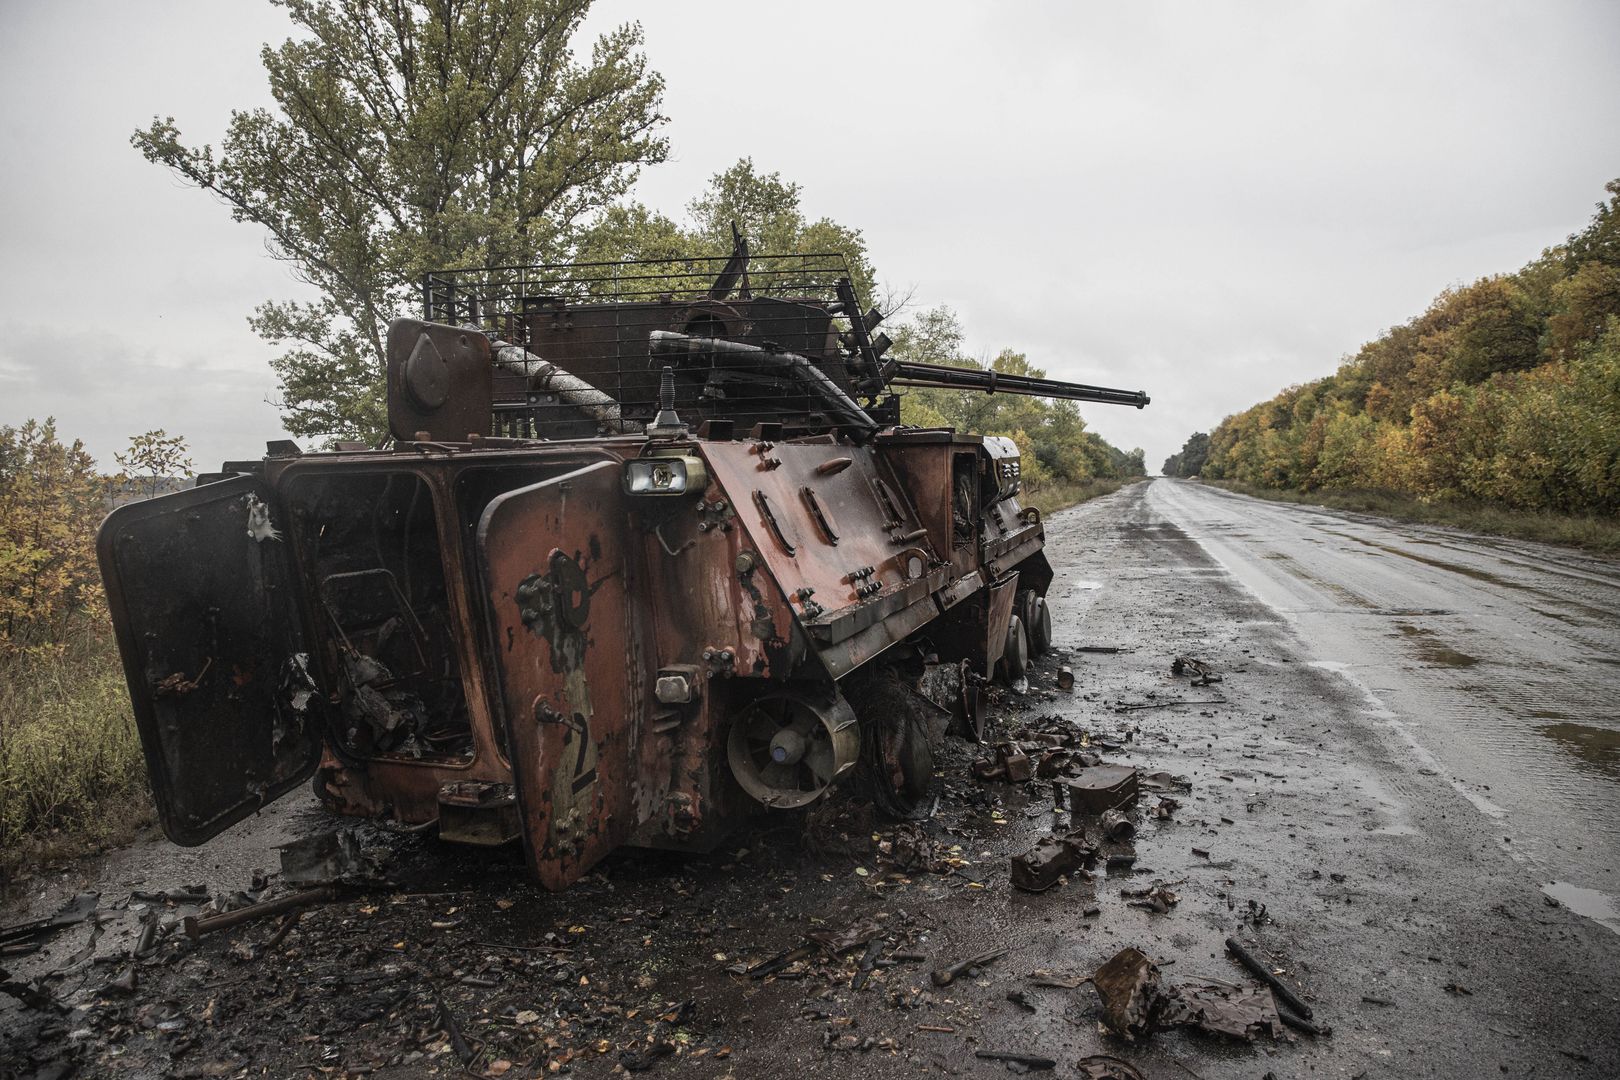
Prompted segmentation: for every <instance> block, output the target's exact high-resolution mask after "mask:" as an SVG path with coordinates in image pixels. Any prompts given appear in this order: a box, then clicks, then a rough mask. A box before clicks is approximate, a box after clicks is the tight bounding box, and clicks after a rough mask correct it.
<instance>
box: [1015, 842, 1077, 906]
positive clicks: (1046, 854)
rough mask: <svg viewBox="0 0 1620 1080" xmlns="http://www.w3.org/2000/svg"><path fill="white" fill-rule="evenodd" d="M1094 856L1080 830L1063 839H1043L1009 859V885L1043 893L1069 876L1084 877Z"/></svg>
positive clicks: (1026, 890)
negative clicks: (1078, 875)
mask: <svg viewBox="0 0 1620 1080" xmlns="http://www.w3.org/2000/svg"><path fill="white" fill-rule="evenodd" d="M1096 857H1097V849H1096V848H1095V847H1094V846H1092V845H1090V844H1088V843H1086V838H1085V832H1084V830H1080V831H1077V832H1071V833H1069V834H1067V835H1065V836H1046V837H1042V838H1041V839H1040V840H1039V841H1037V842H1036V844H1035V846H1034V847H1032V848H1030V849H1029V850H1028V851H1026V852H1024V853H1023V854H1022V855H1018V856H1015V857H1014V858H1013V860H1012V883H1013V884H1014V885H1015V886H1017V887H1018V888H1020V889H1022V890H1024V891H1025V892H1045V891H1046V890H1047V889H1050V888H1051V887H1052V886H1053V885H1056V884H1057V883H1058V880H1059V879H1061V878H1063V877H1065V876H1067V875H1071V874H1084V873H1085V872H1086V866H1087V864H1089V863H1090V862H1091V861H1092V860H1094V859H1095V858H1096Z"/></svg>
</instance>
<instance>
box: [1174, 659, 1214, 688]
mask: <svg viewBox="0 0 1620 1080" xmlns="http://www.w3.org/2000/svg"><path fill="white" fill-rule="evenodd" d="M1170 674H1172V675H1190V676H1192V683H1191V685H1193V686H1209V685H1211V684H1212V683H1218V682H1220V681H1221V676H1220V673H1219V672H1217V671H1216V670H1215V669H1214V668H1213V667H1211V666H1210V665H1209V664H1207V663H1205V662H1204V661H1202V660H1195V659H1193V658H1192V657H1190V656H1178V657H1176V658H1175V660H1173V661H1171V663H1170Z"/></svg>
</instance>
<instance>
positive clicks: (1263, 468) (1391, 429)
mask: <svg viewBox="0 0 1620 1080" xmlns="http://www.w3.org/2000/svg"><path fill="white" fill-rule="evenodd" d="M1605 190H1606V191H1607V192H1608V195H1609V197H1608V199H1607V201H1605V202H1602V203H1599V204H1598V206H1597V212H1596V213H1595V214H1594V215H1593V217H1592V220H1591V222H1590V223H1589V224H1588V225H1587V227H1586V228H1585V229H1583V230H1581V231H1580V232H1577V233H1574V234H1573V235H1571V236H1570V237H1568V239H1567V240H1566V241H1565V242H1564V243H1563V244H1560V245H1558V246H1556V247H1552V248H1549V249H1547V250H1546V251H1544V252H1543V253H1542V254H1541V256H1540V257H1539V258H1537V259H1535V260H1533V261H1532V262H1530V263H1529V264H1528V265H1526V266H1525V267H1523V268H1522V269H1520V270H1518V271H1516V272H1514V273H1511V274H1500V275H1495V276H1491V277H1485V278H1481V279H1479V280H1478V281H1475V282H1473V283H1472V284H1470V285H1465V286H1461V287H1456V288H1449V289H1446V290H1445V291H1443V292H1442V293H1440V295H1439V296H1438V297H1436V298H1435V300H1434V302H1433V303H1432V304H1430V305H1429V308H1428V310H1427V311H1425V312H1423V313H1422V314H1421V315H1418V316H1416V317H1415V318H1413V319H1411V320H1409V321H1408V322H1406V323H1403V324H1401V325H1400V326H1396V327H1393V328H1391V329H1390V330H1388V331H1386V332H1385V333H1384V334H1383V335H1382V336H1380V337H1379V338H1377V339H1376V340H1374V341H1370V342H1368V343H1367V344H1365V345H1363V346H1362V347H1361V349H1360V350H1359V351H1358V352H1357V353H1356V354H1355V355H1354V356H1352V357H1350V358H1349V359H1348V360H1346V361H1345V362H1344V363H1343V365H1342V366H1340V368H1339V370H1338V371H1337V372H1336V373H1335V374H1333V375H1329V376H1327V377H1326V378H1323V379H1318V380H1316V381H1314V382H1309V383H1305V384H1303V385H1300V386H1291V387H1288V388H1287V389H1285V390H1283V391H1282V392H1281V393H1279V394H1277V396H1276V397H1274V398H1272V399H1271V400H1269V401H1264V402H1261V403H1259V404H1257V405H1254V406H1252V407H1251V408H1249V409H1246V410H1244V411H1243V412H1240V413H1237V414H1235V415H1232V416H1228V417H1227V418H1226V419H1225V420H1223V421H1221V423H1220V425H1219V426H1217V427H1216V428H1215V430H1214V431H1213V432H1211V433H1210V436H1209V449H1208V460H1207V461H1205V462H1203V463H1202V474H1203V475H1204V476H1206V477H1210V478H1215V479H1230V480H1237V481H1241V482H1243V483H1247V484H1252V485H1255V486H1258V487H1269V488H1283V489H1294V490H1301V491H1311V490H1315V489H1319V488H1321V489H1340V490H1348V489H1376V490H1386V491H1394V492H1400V493H1402V494H1406V495H1411V496H1416V497H1418V498H1420V499H1424V500H1430V501H1467V500H1482V501H1486V502H1491V503H1498V504H1502V505H1505V506H1509V507H1513V508H1516V509H1522V510H1556V511H1561V512H1565V513H1576V514H1612V513H1614V512H1615V511H1616V510H1620V179H1617V180H1612V181H1610V182H1609V183H1608V184H1607V185H1605ZM1171 464H1172V462H1166V465H1167V466H1169V465H1171ZM1177 464H1180V463H1177ZM1169 471H1170V470H1169V469H1168V468H1167V469H1166V472H1169ZM1181 475H1187V474H1186V473H1182V474H1181Z"/></svg>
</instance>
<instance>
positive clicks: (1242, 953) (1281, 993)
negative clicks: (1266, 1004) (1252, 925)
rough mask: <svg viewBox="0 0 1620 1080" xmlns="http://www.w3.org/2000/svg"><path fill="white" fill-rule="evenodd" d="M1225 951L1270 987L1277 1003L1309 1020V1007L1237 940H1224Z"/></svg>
mask: <svg viewBox="0 0 1620 1080" xmlns="http://www.w3.org/2000/svg"><path fill="white" fill-rule="evenodd" d="M1226 951H1227V952H1229V953H1231V954H1232V955H1233V956H1234V957H1236V958H1237V961H1238V963H1240V964H1242V965H1243V966H1244V967H1246V968H1248V969H1249V971H1250V972H1251V973H1252V974H1253V975H1254V976H1255V977H1256V978H1258V979H1260V980H1261V981H1262V982H1264V983H1265V984H1266V985H1267V986H1269V987H1271V991H1272V993H1274V994H1276V995H1277V1000H1278V1001H1280V1002H1282V1003H1283V1004H1284V1005H1286V1006H1288V1008H1290V1009H1292V1010H1293V1011H1294V1012H1295V1013H1297V1014H1298V1015H1299V1016H1301V1017H1303V1018H1304V1019H1306V1020H1309V1019H1310V1018H1311V1007H1310V1006H1309V1005H1307V1004H1305V1002H1304V1001H1303V1000H1301V999H1300V997H1299V995H1298V994H1296V993H1294V991H1293V989H1292V988H1291V987H1289V986H1288V984H1287V983H1285V982H1283V981H1282V980H1281V979H1279V978H1277V976H1275V975H1273V974H1272V973H1271V969H1270V968H1268V967H1267V966H1266V965H1264V964H1262V963H1261V962H1260V961H1259V960H1257V959H1255V957H1254V955H1253V954H1252V953H1250V952H1249V950H1247V949H1245V948H1244V947H1243V946H1242V945H1241V944H1240V943H1239V942H1238V939H1237V938H1230V937H1229V938H1227V939H1226Z"/></svg>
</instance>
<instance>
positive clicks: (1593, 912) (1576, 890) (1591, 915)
mask: <svg viewBox="0 0 1620 1080" xmlns="http://www.w3.org/2000/svg"><path fill="white" fill-rule="evenodd" d="M1541 891H1542V892H1544V893H1546V894H1547V895H1548V896H1550V897H1552V898H1553V899H1554V900H1557V901H1558V902H1559V903H1560V904H1563V905H1564V906H1565V907H1567V908H1569V910H1571V911H1573V912H1574V913H1575V914H1577V915H1581V916H1584V917H1586V918H1588V919H1591V920H1592V921H1593V922H1595V923H1599V924H1601V925H1603V926H1606V927H1608V928H1609V929H1610V930H1613V931H1614V932H1615V933H1617V934H1620V908H1616V907H1615V901H1614V897H1612V896H1610V895H1609V894H1608V893H1604V892H1599V891H1598V890H1596V889H1583V888H1581V887H1580V886H1579V885H1571V884H1570V883H1569V882H1567V881H1551V882H1548V883H1547V884H1545V885H1543V886H1542V887H1541Z"/></svg>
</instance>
